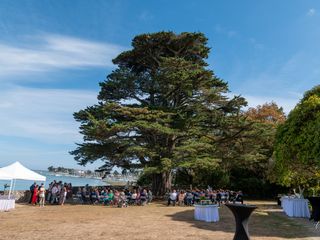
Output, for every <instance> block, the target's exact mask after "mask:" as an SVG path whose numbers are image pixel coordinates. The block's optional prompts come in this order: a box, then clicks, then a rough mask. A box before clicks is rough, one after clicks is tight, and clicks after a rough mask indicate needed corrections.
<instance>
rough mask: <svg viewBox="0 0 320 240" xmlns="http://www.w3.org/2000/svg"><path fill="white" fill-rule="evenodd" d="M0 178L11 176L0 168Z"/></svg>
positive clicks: (8, 178) (9, 178)
mask: <svg viewBox="0 0 320 240" xmlns="http://www.w3.org/2000/svg"><path fill="white" fill-rule="evenodd" d="M0 179H1V180H12V177H11V176H10V175H9V174H8V173H6V172H4V171H3V170H2V169H1V168H0Z"/></svg>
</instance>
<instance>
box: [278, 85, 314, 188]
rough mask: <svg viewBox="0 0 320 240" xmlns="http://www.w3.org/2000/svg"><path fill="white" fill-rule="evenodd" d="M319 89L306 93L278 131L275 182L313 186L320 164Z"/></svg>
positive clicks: (287, 184)
mask: <svg viewBox="0 0 320 240" xmlns="http://www.w3.org/2000/svg"><path fill="white" fill-rule="evenodd" d="M319 130H320V86H316V87H314V88H313V89H312V90H310V91H308V92H306V93H305V95H304V97H303V99H301V101H300V102H299V103H298V104H297V106H296V107H295V108H294V109H293V110H292V111H291V112H290V114H289V116H288V119H287V121H286V122H285V123H284V124H282V125H281V126H280V127H279V128H278V131H277V136H276V144H275V159H276V161H275V165H274V180H275V181H277V182H278V183H280V184H283V185H286V186H291V185H293V186H298V185H301V186H314V185H315V184H316V182H317V180H318V179H319V164H320V131H319Z"/></svg>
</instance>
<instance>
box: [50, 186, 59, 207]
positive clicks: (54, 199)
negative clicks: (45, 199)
mask: <svg viewBox="0 0 320 240" xmlns="http://www.w3.org/2000/svg"><path fill="white" fill-rule="evenodd" d="M58 193H59V189H58V186H57V184H55V185H54V186H53V187H52V189H51V194H52V197H51V204H53V203H56V202H57V195H58Z"/></svg>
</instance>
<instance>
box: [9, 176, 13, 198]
mask: <svg viewBox="0 0 320 240" xmlns="http://www.w3.org/2000/svg"><path fill="white" fill-rule="evenodd" d="M12 183H13V179H11V182H10V188H9V195H8V199H10V195H11V189H12Z"/></svg>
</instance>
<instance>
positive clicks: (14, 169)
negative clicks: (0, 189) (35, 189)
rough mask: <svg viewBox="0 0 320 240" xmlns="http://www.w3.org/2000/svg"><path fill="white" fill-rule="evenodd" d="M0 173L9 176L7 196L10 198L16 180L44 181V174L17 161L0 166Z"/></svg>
mask: <svg viewBox="0 0 320 240" xmlns="http://www.w3.org/2000/svg"><path fill="white" fill-rule="evenodd" d="M1 173H3V174H4V176H9V180H11V184H10V189H9V196H8V198H10V195H11V191H13V189H14V187H15V184H16V180H31V181H41V182H45V181H46V177H45V176H42V175H40V174H39V173H36V172H34V171H32V170H30V169H28V168H26V167H25V166H23V165H22V164H21V163H19V162H15V163H13V164H11V165H9V166H6V167H3V168H0V174H1Z"/></svg>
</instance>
